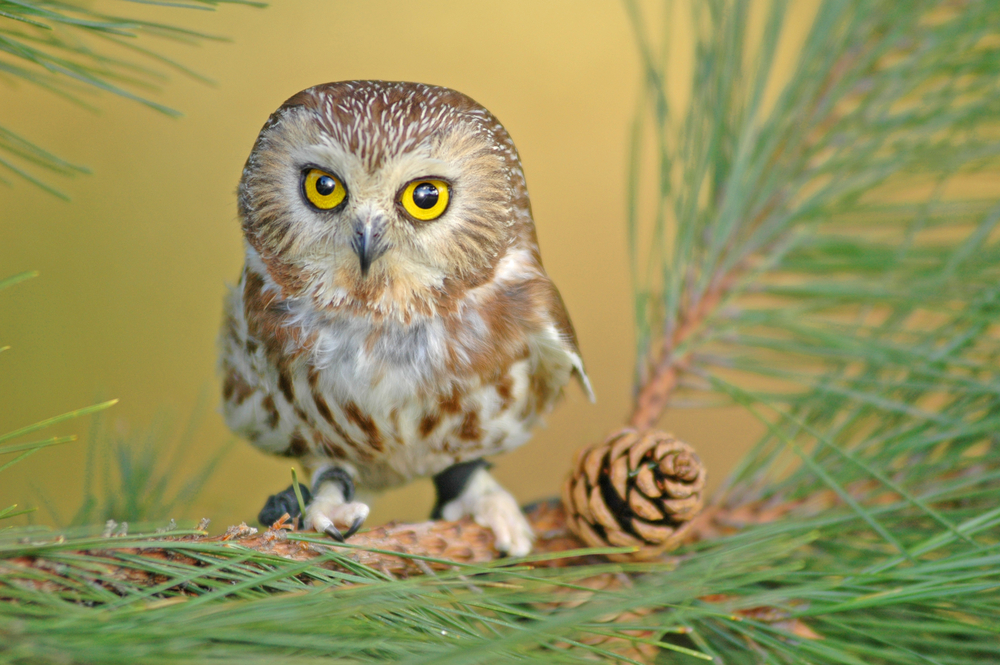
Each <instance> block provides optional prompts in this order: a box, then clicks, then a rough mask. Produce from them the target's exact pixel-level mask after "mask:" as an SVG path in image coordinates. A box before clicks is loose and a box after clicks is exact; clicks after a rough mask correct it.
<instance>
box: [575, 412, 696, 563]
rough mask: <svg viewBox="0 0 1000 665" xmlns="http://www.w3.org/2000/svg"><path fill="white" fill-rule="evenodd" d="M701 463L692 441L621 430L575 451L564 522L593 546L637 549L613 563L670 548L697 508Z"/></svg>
mask: <svg viewBox="0 0 1000 665" xmlns="http://www.w3.org/2000/svg"><path fill="white" fill-rule="evenodd" d="M704 487H705V468H704V467H703V466H702V464H701V460H699V459H698V456H697V455H696V454H695V452H694V450H693V449H692V448H691V446H689V445H687V444H686V443H684V442H682V441H678V440H677V439H675V438H674V437H673V436H672V435H670V434H667V433H665V432H660V431H658V430H645V431H642V432H639V431H636V430H634V429H623V430H620V431H618V432H616V433H614V434H612V435H611V436H610V437H608V439H607V440H606V441H605V442H604V443H603V444H601V445H599V446H593V447H590V448H585V449H583V450H581V451H580V452H579V453H577V456H576V463H575V464H574V465H573V471H572V473H571V474H570V477H569V478H567V479H566V483H565V485H563V503H564V504H565V506H566V523H567V525H568V526H569V528H570V529H571V530H572V531H573V533H575V534H576V535H577V536H578V537H579V538H580V539H581V540H583V541H584V542H585V543H587V544H588V545H590V546H592V547H607V546H608V545H612V546H615V547H629V546H631V547H637V548H638V550H637V551H636V552H634V553H629V554H616V555H609V558H610V559H612V560H614V561H642V560H646V559H652V558H655V557H656V556H659V555H660V554H662V553H663V552H666V551H668V550H671V549H674V548H675V547H677V546H678V545H679V544H680V542H681V537H682V536H683V532H684V530H685V529H686V527H687V526H688V525H689V524H690V522H691V520H692V519H693V518H694V517H695V515H697V514H698V513H699V512H700V511H701V508H702V505H703V502H704V499H703V497H702V489H703V488H704Z"/></svg>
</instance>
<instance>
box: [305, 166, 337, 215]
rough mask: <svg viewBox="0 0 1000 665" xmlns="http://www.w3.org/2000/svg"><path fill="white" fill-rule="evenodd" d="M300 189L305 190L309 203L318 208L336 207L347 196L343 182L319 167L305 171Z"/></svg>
mask: <svg viewBox="0 0 1000 665" xmlns="http://www.w3.org/2000/svg"><path fill="white" fill-rule="evenodd" d="M302 191H303V192H305V195H306V198H307V199H309V203H311V204H313V205H314V206H316V207H317V208H319V209H320V210H330V209H331V208H336V207H337V206H338V205H340V202H341V201H343V200H344V197H345V196H347V190H346V189H344V183H342V182H340V179H339V178H337V176H333V175H330V174H329V173H326V172H324V171H320V170H319V169H309V170H308V171H306V176H305V179H304V180H303V181H302Z"/></svg>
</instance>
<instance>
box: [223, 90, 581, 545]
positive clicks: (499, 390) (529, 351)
mask: <svg viewBox="0 0 1000 665" xmlns="http://www.w3.org/2000/svg"><path fill="white" fill-rule="evenodd" d="M310 174H311V175H310ZM307 176H308V177H307ZM310 178H311V180H310ZM317 178H325V179H323V180H316V179H317ZM310 182H319V183H320V184H319V185H311V184H309V183H310ZM414 183H415V184H416V187H418V189H419V192H417V193H415V194H411V195H408V194H407V193H406V192H407V189H406V188H407V186H408V185H411V186H410V190H411V191H415V192H416V191H417V190H414V188H413V184H414ZM321 186H322V188H323V189H322V190H320V187H321ZM337 187H341V188H342V189H340V190H338V189H337ZM330 192H332V194H331V193H330ZM323 197H328V198H323ZM407 197H409V198H407ZM418 197H423V198H419V201H418ZM327 200H329V201H330V202H331V203H330V204H327ZM337 201H339V202H337ZM439 203H443V207H442V205H438V204H439ZM326 205H331V206H332V207H330V208H329V209H327V208H324V207H322V206H326ZM414 206H416V207H414ZM432 206H433V207H432ZM239 214H240V220H241V223H242V227H243V232H244V235H245V238H246V265H245V268H244V271H243V276H242V279H241V282H240V284H239V286H238V287H237V288H236V289H234V290H233V291H232V293H231V294H230V297H229V299H228V301H227V303H226V324H225V325H224V327H223V332H222V351H221V367H222V374H223V380H224V383H223V408H224V412H225V416H226V421H227V423H228V424H229V426H230V427H231V428H232V429H233V430H234V431H236V432H238V433H239V434H241V435H243V436H245V437H247V438H248V439H249V440H250V441H251V443H253V444H254V445H256V446H257V447H259V448H261V449H263V450H265V451H268V452H271V453H275V454H280V455H289V456H294V457H299V458H301V460H302V462H303V464H304V466H305V467H306V468H307V469H308V470H309V471H310V472H312V473H313V477H314V485H315V486H314V488H313V489H314V491H316V492H317V495H316V497H314V498H313V500H312V502H311V503H310V505H309V506H308V508H307V514H306V521H307V523H308V524H310V525H311V526H313V527H314V528H317V529H318V530H329V529H328V527H329V526H330V525H331V524H345V523H346V524H350V523H351V522H352V521H354V522H355V523H359V520H363V518H364V516H365V515H367V507H365V506H364V505H363V504H361V503H359V502H353V501H351V497H350V496H349V495H350V494H351V493H352V491H353V490H352V489H351V488H348V487H346V486H345V485H346V484H350V480H353V483H354V484H356V485H357V487H358V488H359V489H360V490H363V491H364V490H367V491H374V492H377V491H380V490H382V489H385V488H388V487H391V486H394V485H398V484H400V483H403V482H406V481H408V480H410V479H412V478H414V477H417V476H428V475H435V474H441V472H443V471H445V470H446V469H449V468H450V467H453V465H456V464H460V463H466V462H470V461H471V460H477V459H479V458H482V457H483V456H484V455H492V454H496V453H500V452H504V451H507V450H510V449H512V448H515V447H517V446H519V445H521V444H523V443H524V442H525V441H526V440H527V439H528V437H529V434H530V430H531V428H532V427H533V426H534V425H535V424H537V423H538V422H539V420H540V418H541V417H542V416H543V415H544V414H545V413H546V412H548V411H549V410H550V409H551V407H552V406H553V405H554V403H555V402H556V400H557V399H558V397H559V396H560V395H561V393H562V389H563V387H564V386H565V384H566V383H567V381H568V380H569V378H570V375H571V374H575V375H576V376H577V377H578V379H579V380H580V382H581V385H582V386H583V388H584V390H585V391H586V392H587V394H588V395H590V386H589V383H588V381H587V378H586V374H585V373H584V370H583V364H582V361H581V360H580V354H579V350H578V348H577V341H576V336H575V333H574V332H573V326H572V324H571V323H570V320H569V316H568V315H567V313H566V309H565V306H564V305H563V302H562V299H561V298H560V296H559V292H558V291H557V290H556V288H555V285H553V283H552V281H551V280H550V279H549V277H548V276H547V275H546V274H545V271H544V269H543V268H542V264H541V259H540V256H539V250H538V244H537V240H536V236H535V230H534V223H533V220H532V216H531V207H530V203H529V201H528V193H527V188H526V186H525V182H524V175H523V173H522V170H521V165H520V161H519V159H518V155H517V151H516V150H515V148H514V144H513V142H512V141H511V139H510V137H509V136H508V134H507V132H506V130H504V128H503V126H502V125H501V124H500V123H499V122H498V121H497V120H496V118H494V117H493V115H492V114H490V112H489V111H487V110H486V109H485V108H483V107H482V106H480V105H479V104H477V103H476V102H474V101H473V100H471V99H470V98H468V97H466V96H465V95H463V94H461V93H458V92H455V91H454V90H449V89H447V88H440V87H434V86H428V85H422V84H417V83H390V82H384V81H345V82H339V83H328V84H324V85H319V86H316V87H313V88H309V89H308V90H304V91H302V92H300V93H298V94H296V95H295V96H293V97H292V98H291V99H289V100H288V101H287V102H285V103H284V104H283V105H282V106H281V107H280V108H279V109H278V110H277V111H275V112H274V113H273V114H272V115H271V117H270V118H269V119H268V121H267V122H266V123H265V125H264V128H263V129H262V130H261V133H260V135H259V136H258V138H257V141H256V143H255V144H254V147H253V150H252V152H251V153H250V156H249V158H248V159H247V162H246V166H245V167H244V169H243V177H242V179H241V181H240V186H239ZM427 215H437V216H436V217H435V218H432V219H421V217H425V216H427ZM458 468H465V467H458ZM468 468H469V469H471V471H469V473H454V474H451V473H449V474H442V475H441V476H439V477H438V480H439V483H438V490H439V503H441V501H442V500H443V499H449V501H446V502H445V503H444V505H443V511H442V514H443V515H444V516H445V517H449V516H453V517H457V516H458V515H460V514H463V513H468V514H472V515H473V516H474V517H476V519H477V520H479V521H480V522H481V523H484V524H486V525H488V526H490V527H492V528H493V529H494V531H495V532H496V534H497V538H498V543H499V544H500V546H501V547H502V548H505V549H508V550H510V551H511V552H512V553H515V554H523V553H526V552H527V551H528V549H529V548H530V530H528V527H527V523H526V522H525V521H524V519H523V517H522V516H521V515H520V512H519V511H518V510H517V506H516V503H514V502H513V499H512V498H511V497H510V495H509V494H508V493H507V492H506V491H504V490H503V489H502V488H501V487H500V486H499V485H497V484H496V483H495V481H493V479H492V478H490V477H489V475H488V474H487V473H486V472H485V470H483V469H479V468H476V467H475V465H471V466H469V467H468ZM330 469H334V470H335V471H333V472H331V471H330ZM331 474H332V475H331ZM470 474H471V475H470ZM333 476H336V477H337V478H338V482H339V483H340V484H339V485H337V484H336V483H326V480H328V479H329V478H331V477H333ZM348 477H349V479H350V480H347V481H345V480H344V478H348ZM445 477H447V478H460V479H461V480H460V481H452V480H447V479H445V480H442V478H445ZM452 482H458V483H459V485H460V486H456V487H454V488H451V489H449V488H448V487H446V485H448V483H452ZM324 483H326V484H324ZM331 487H332V489H331ZM452 490H454V491H452ZM441 493H443V494H447V495H448V496H443V495H441ZM452 495H454V496H452ZM333 533H336V529H335V528H334V530H333Z"/></svg>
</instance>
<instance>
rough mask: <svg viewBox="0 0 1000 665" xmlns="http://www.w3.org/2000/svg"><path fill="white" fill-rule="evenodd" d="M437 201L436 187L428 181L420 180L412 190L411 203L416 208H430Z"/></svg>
mask: <svg viewBox="0 0 1000 665" xmlns="http://www.w3.org/2000/svg"><path fill="white" fill-rule="evenodd" d="M437 202H438V188H437V187H435V186H434V185H432V184H431V183H429V182H422V183H420V184H419V185H417V186H416V187H415V188H414V190H413V203H414V204H416V206H417V207H418V208H421V209H423V210H430V209H431V208H433V207H434V205H435V204H436V203H437Z"/></svg>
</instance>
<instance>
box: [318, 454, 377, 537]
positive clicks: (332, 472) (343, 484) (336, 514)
mask: <svg viewBox="0 0 1000 665" xmlns="http://www.w3.org/2000/svg"><path fill="white" fill-rule="evenodd" d="M313 489H314V490H315V493H314V496H313V500H312V501H310V502H309V505H308V506H306V515H305V525H306V528H307V529H313V530H315V531H318V532H320V533H325V534H326V535H328V536H330V537H331V538H333V539H334V540H336V541H337V542H340V543H342V542H344V540H346V539H347V538H350V537H351V536H353V535H354V534H355V533H356V532H357V530H358V529H360V528H361V525H362V524H364V523H365V520H366V519H367V518H368V511H369V508H368V506H367V505H365V504H363V503H361V502H360V501H354V500H353V499H354V480H353V479H352V478H351V475H350V474H349V473H348V472H347V471H345V470H344V469H341V468H340V467H330V468H327V469H325V470H323V471H322V472H320V473H319V474H317V475H316V476H315V478H314V480H313ZM338 525H340V526H342V527H346V529H347V530H346V531H343V532H342V531H341V530H340V529H339V528H338Z"/></svg>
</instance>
